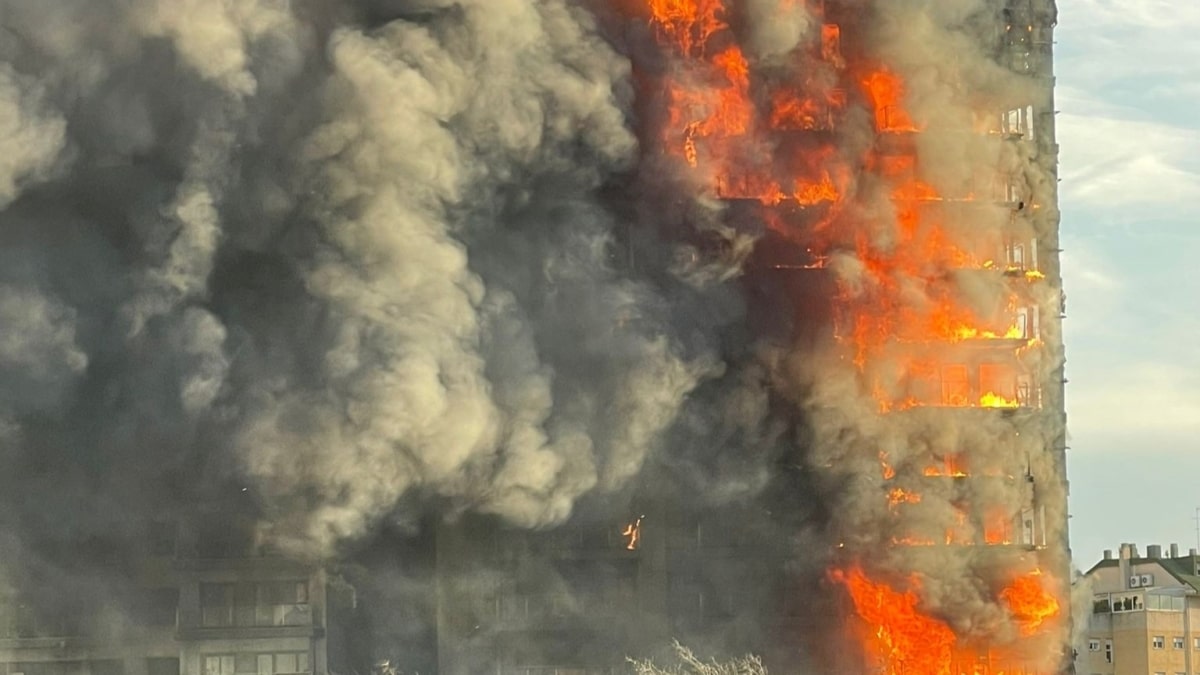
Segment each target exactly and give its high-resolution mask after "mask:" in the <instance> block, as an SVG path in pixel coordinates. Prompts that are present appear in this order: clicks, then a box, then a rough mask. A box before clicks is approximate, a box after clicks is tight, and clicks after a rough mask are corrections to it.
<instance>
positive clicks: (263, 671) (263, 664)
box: [258, 654, 275, 675]
mask: <svg viewBox="0 0 1200 675" xmlns="http://www.w3.org/2000/svg"><path fill="white" fill-rule="evenodd" d="M274 672H275V669H274V668H273V667H272V666H271V655H270V654H259V655H258V675H273V673H274Z"/></svg>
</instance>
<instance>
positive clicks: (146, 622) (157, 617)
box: [132, 588, 179, 626]
mask: <svg viewBox="0 0 1200 675" xmlns="http://www.w3.org/2000/svg"><path fill="white" fill-rule="evenodd" d="M178 606H179V589H178V588H152V589H148V590H146V591H143V592H142V594H141V595H140V596H138V597H136V598H135V599H134V604H133V608H132V609H133V612H132V613H133V615H134V620H135V621H137V622H138V624H139V625H142V626H174V625H175V610H176V608H177V607H178Z"/></svg>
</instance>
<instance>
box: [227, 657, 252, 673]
mask: <svg viewBox="0 0 1200 675" xmlns="http://www.w3.org/2000/svg"><path fill="white" fill-rule="evenodd" d="M233 660H234V669H235V671H236V672H238V673H253V672H256V671H257V669H258V666H257V665H256V664H255V662H254V655H253V654H237V655H235V656H234V659H233Z"/></svg>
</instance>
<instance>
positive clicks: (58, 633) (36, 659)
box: [0, 548, 329, 675]
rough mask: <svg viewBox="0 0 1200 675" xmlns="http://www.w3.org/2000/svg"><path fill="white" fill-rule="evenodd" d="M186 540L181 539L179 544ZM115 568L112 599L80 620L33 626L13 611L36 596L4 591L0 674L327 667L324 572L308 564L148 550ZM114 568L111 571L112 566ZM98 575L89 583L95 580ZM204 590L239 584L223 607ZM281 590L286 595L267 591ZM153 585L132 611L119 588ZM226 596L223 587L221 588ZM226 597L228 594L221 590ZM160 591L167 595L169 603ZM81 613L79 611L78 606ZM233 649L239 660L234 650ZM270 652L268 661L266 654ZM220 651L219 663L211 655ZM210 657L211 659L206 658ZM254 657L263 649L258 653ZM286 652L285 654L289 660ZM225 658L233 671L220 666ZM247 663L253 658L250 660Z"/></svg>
mask: <svg viewBox="0 0 1200 675" xmlns="http://www.w3.org/2000/svg"><path fill="white" fill-rule="evenodd" d="M184 550H186V549H184V548H181V549H180V551H184ZM122 567H127V568H128V569H122V570H114V575H113V576H114V578H115V577H124V579H123V580H122V581H121V582H120V583H116V582H114V583H113V586H112V590H111V591H109V592H111V593H113V594H115V596H116V597H112V598H111V600H112V606H111V607H101V608H95V607H93V608H90V610H88V611H91V612H92V613H95V614H97V615H98V616H97V617H95V619H96V620H95V621H93V622H92V625H90V626H89V627H80V628H75V627H70V628H66V627H64V628H56V627H53V626H43V625H38V626H34V625H33V624H32V623H31V622H30V621H28V620H26V619H22V618H21V617H20V616H19V615H20V614H22V613H23V612H27V611H31V610H29V609H27V607H34V606H35V605H36V602H37V599H36V598H31V599H28V600H22V599H18V596H17V595H16V594H14V595H12V596H11V597H10V599H9V601H7V602H3V603H2V607H0V616H5V617H7V619H8V620H7V621H5V623H4V625H3V626H0V628H4V629H5V630H3V631H0V673H2V674H3V675H16V674H17V673H23V674H24V675H239V674H241V673H245V675H280V674H281V673H301V674H309V675H327V673H328V672H329V668H328V655H327V648H326V637H325V636H326V623H325V622H326V614H327V613H326V586H327V584H326V578H325V575H324V573H323V572H322V571H321V570H320V569H317V568H314V567H311V566H306V565H303V564H298V563H295V562H289V561H287V560H284V559H282V558H279V557H272V556H254V557H248V556H244V555H243V556H231V557H226V558H201V557H195V556H193V555H188V554H187V553H182V554H181V553H176V554H165V555H151V556H146V557H143V558H139V559H136V560H131V561H126V563H125V565H123V566H122ZM118 571H119V572H121V574H117V572H118ZM102 578H103V577H102V576H101V577H98V581H97V582H96V585H97V586H100V585H103V584H104V582H103V581H101V580H100V579H102ZM206 589H210V592H209V595H210V597H216V596H215V595H214V594H213V593H212V592H211V589H221V590H228V591H229V592H230V593H231V594H236V593H240V594H241V596H240V599H241V600H242V601H249V599H250V597H251V594H253V598H254V600H253V603H252V604H251V603H249V602H240V603H239V602H237V601H236V600H235V601H234V602H233V604H231V605H230V606H229V607H228V612H227V613H225V615H224V616H222V612H221V611H220V609H221V607H220V606H218V605H213V604H212V603H211V602H210V603H209V604H208V607H207V611H206V607H205V601H204V597H205V592H206ZM280 589H283V590H284V591H288V590H290V591H291V592H292V593H294V594H295V595H294V596H293V597H292V598H290V602H288V598H282V599H280V598H277V597H271V596H270V593H276V592H278V591H279V590H280ZM155 593H157V594H158V597H159V598H160V601H159V602H157V603H156V604H155V605H154V606H153V607H152V608H148V609H146V611H144V612H142V613H139V612H138V611H137V610H136V609H135V610H132V611H131V610H130V609H129V608H128V606H127V605H128V603H127V602H125V601H127V600H128V598H127V597H122V596H125V595H140V594H148V597H149V594H155ZM221 597H225V596H223V595H222V596H221ZM230 597H231V598H232V595H231V596H230ZM163 600H169V601H170V602H169V604H167V603H166V602H164V601H163ZM79 612H80V614H83V613H84V612H85V610H82V609H80V610H79ZM237 655H241V658H240V659H237V658H236V656H237ZM266 655H271V656H270V663H269V664H268V662H267V660H266V658H265V657H266ZM221 656H225V657H234V658H233V660H232V661H230V660H229V659H228V658H227V659H226V661H225V662H222V661H221V659H220V657H221ZM214 657H215V660H214ZM260 657H263V658H261V659H260ZM293 657H295V658H294V660H293ZM231 664H232V665H233V668H232V670H230V668H229V666H230V665H231ZM251 664H252V665H253V667H252V668H251Z"/></svg>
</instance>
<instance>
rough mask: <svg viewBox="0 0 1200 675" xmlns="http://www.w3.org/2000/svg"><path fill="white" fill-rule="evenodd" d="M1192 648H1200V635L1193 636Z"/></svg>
mask: <svg viewBox="0 0 1200 675" xmlns="http://www.w3.org/2000/svg"><path fill="white" fill-rule="evenodd" d="M1192 648H1193V649H1200V637H1198V638H1192Z"/></svg>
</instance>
